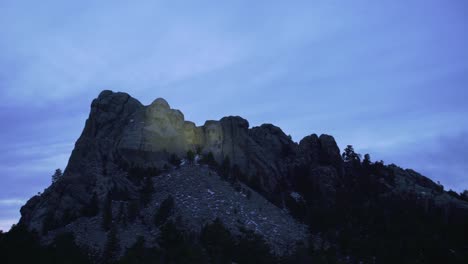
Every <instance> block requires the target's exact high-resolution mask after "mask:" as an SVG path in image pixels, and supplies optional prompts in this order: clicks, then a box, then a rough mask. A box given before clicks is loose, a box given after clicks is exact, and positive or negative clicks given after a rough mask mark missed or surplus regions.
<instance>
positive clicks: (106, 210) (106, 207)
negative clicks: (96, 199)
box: [102, 193, 112, 230]
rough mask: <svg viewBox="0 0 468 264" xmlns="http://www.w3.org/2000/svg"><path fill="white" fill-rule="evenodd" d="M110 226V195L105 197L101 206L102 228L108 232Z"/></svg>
mask: <svg viewBox="0 0 468 264" xmlns="http://www.w3.org/2000/svg"><path fill="white" fill-rule="evenodd" d="M111 224H112V200H111V197H110V194H109V193H108V194H107V195H106V199H105V200H104V204H103V206H102V228H103V229H104V230H109V228H110V227H111Z"/></svg>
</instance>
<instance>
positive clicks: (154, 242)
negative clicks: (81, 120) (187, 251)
mask: <svg viewBox="0 0 468 264" xmlns="http://www.w3.org/2000/svg"><path fill="white" fill-rule="evenodd" d="M355 163H356V162H355ZM348 165H349V164H348ZM401 197H403V198H401ZM408 197H409V198H408ZM405 199H406V200H405ZM400 200H401V202H400ZM167 201H169V202H167ZM395 201H398V202H395ZM408 201H410V202H411V204H412V205H413V203H414V205H413V206H415V207H417V208H422V209H421V210H425V211H423V212H426V213H427V212H429V211H430V210H429V208H435V209H433V210H434V212H436V213H438V212H439V211H440V210H442V209H440V210H439V209H438V208H439V207H442V208H451V209H450V210H455V209H453V208H456V209H457V210H458V209H460V208H461V209H463V210H465V211H462V212H466V211H468V203H466V202H463V201H461V200H457V199H455V198H453V197H450V195H448V194H447V193H445V192H444V191H443V189H442V190H441V188H440V186H439V185H437V184H435V183H434V182H432V181H431V180H430V179H428V178H426V177H424V176H422V175H420V174H418V173H416V172H414V171H412V170H403V169H401V168H399V167H397V166H394V165H391V166H384V165H383V163H379V162H376V163H368V164H361V163H360V161H357V163H356V166H347V164H345V163H344V161H343V159H342V157H341V154H340V149H339V148H338V145H337V143H336V141H335V139H334V138H333V137H332V136H330V135H325V134H324V135H320V136H317V135H316V134H311V135H309V136H306V137H305V138H303V139H302V140H300V142H299V143H296V142H294V141H293V140H292V139H291V137H290V136H288V135H286V134H285V133H284V132H283V131H282V130H281V128H279V127H277V126H274V125H272V124H263V125H260V126H255V127H250V125H249V122H248V121H247V120H245V119H244V118H242V117H239V116H228V117H223V118H222V119H221V120H219V121H218V120H208V121H206V122H205V123H204V125H202V126H196V125H195V123H193V122H191V121H187V120H185V118H184V115H183V113H182V112H181V111H179V110H177V109H172V108H171V107H170V105H169V104H168V102H167V101H166V100H164V99H162V98H158V99H156V100H154V101H153V102H152V103H151V104H150V105H147V106H145V105H142V104H141V103H140V102H139V101H138V100H136V99H134V98H132V97H131V96H130V95H128V94H126V93H120V92H117V93H116V92H112V91H108V90H106V91H103V92H101V93H100V94H99V96H98V97H97V98H96V99H94V100H93V102H92V104H91V110H90V114H89V117H88V119H87V120H86V125H85V128H84V130H83V132H82V134H81V136H80V138H79V139H78V140H77V142H76V144H75V148H74V150H73V152H72V154H71V156H70V159H69V163H68V165H67V167H66V169H65V171H64V174H63V176H62V177H61V179H60V180H58V181H56V182H54V183H53V184H52V185H51V186H50V187H49V188H47V189H46V190H45V191H44V192H43V193H42V194H40V195H37V196H34V197H33V198H31V199H30V200H29V201H28V202H27V204H26V205H25V206H23V207H22V209H21V215H22V217H21V220H20V224H21V226H25V227H26V228H27V229H28V230H34V231H37V232H39V233H40V234H41V236H40V239H41V242H42V243H44V244H48V243H49V244H50V243H52V242H51V241H53V240H54V239H55V238H56V237H57V236H59V235H60V234H63V233H66V232H71V233H73V234H74V235H75V238H76V241H77V242H78V243H79V244H80V246H82V247H84V248H88V249H92V251H93V252H94V254H97V255H99V256H101V257H102V256H103V255H104V253H105V248H106V241H109V239H110V238H109V236H110V234H114V235H116V234H118V236H119V237H120V238H121V239H120V240H121V242H120V244H119V248H118V249H116V250H115V252H114V255H113V257H114V258H118V257H119V256H121V255H122V254H123V253H124V252H125V251H126V249H127V248H129V247H130V246H131V245H132V244H134V243H136V241H137V237H136V235H135V234H140V235H141V236H142V237H144V239H145V240H146V241H148V242H147V246H151V247H153V246H154V247H158V246H161V245H160V244H158V239H157V238H158V237H160V236H161V233H163V232H164V229H163V228H162V227H161V224H162V223H163V222H164V221H166V220H167V221H169V220H170V221H177V223H179V224H180V226H181V229H183V230H185V231H186V232H187V233H188V234H199V233H200V232H201V230H200V229H201V227H202V226H204V225H208V224H210V223H211V222H213V221H214V220H215V219H218V220H221V221H222V222H223V223H224V224H225V226H226V228H227V229H228V230H229V232H231V233H232V234H236V235H239V236H242V234H245V232H247V233H248V232H253V233H255V234H257V235H260V236H262V237H263V238H264V239H265V241H266V243H267V244H268V245H269V248H270V249H271V250H272V252H273V253H274V254H276V255H284V254H289V253H291V251H292V250H294V248H295V245H300V244H302V245H307V243H309V242H312V243H313V244H312V245H309V246H310V247H313V248H314V252H315V251H316V250H329V249H330V247H331V246H330V244H328V245H327V243H328V242H327V243H326V242H324V241H323V237H321V232H328V231H327V230H332V231H333V232H332V231H330V232H329V233H327V239H329V240H330V241H335V242H334V243H335V244H337V243H338V242H336V241H338V239H337V238H336V236H341V235H342V234H347V233H340V232H345V231H343V230H346V232H348V233H349V232H351V233H353V232H355V230H364V229H365V228H367V226H366V227H365V228H363V227H362V226H359V227H360V228H355V229H350V230H348V229H346V226H347V225H348V224H350V223H351V222H348V220H346V219H348V217H350V216H352V217H356V218H351V219H349V221H356V222H353V223H354V224H355V225H359V224H360V223H361V222H362V221H367V220H366V219H363V218H362V216H361V215H360V213H363V214H365V213H366V212H368V211H369V210H380V209H381V208H384V209H385V208H387V206H388V207H389V208H394V207H395V206H396V207H401V206H406V204H407V203H408ZM168 203H169V204H171V206H172V207H174V208H173V211H170V214H169V213H168V212H166V213H165V216H164V221H163V220H161V215H160V213H159V211H161V210H163V211H164V210H166V211H167V210H168V209H167V208H166V209H164V208H165V207H164V206H163V204H168ZM420 203H422V204H423V205H422V206H421V205H420ZM448 204H449V205H450V207H448ZM431 206H433V207H431ZM355 207H359V208H361V207H362V208H361V209H362V210H361V211H358V212H359V213H355V212H354V211H352V210H351V209H353V208H355ZM161 208H163V209H161ZM376 208H377V209H376ZM413 209H414V208H411V210H413ZM171 210H172V208H171ZM350 210H351V211H350ZM382 210H383V209H382ZM392 210H393V209H392ZM411 210H410V211H411ZM418 210H419V209H418ZM443 210H446V211H443V212H446V213H445V214H446V215H445V216H446V218H445V220H444V221H447V222H448V221H450V219H449V216H448V213H447V212H449V211H448V210H449V209H443ZM431 212H432V211H431ZM392 213H393V211H392V212H388V211H383V212H381V211H378V212H377V213H376V215H374V216H375V217H377V216H381V215H391V214H392ZM356 214H357V216H356ZM434 214H435V213H434ZM457 214H459V212H458V211H457ZM460 214H463V213H460ZM330 215H332V216H335V217H334V218H331V219H330ZM338 215H340V216H341V217H343V219H341V218H340V217H336V216H338ZM322 219H323V221H322ZM356 219H357V220H356ZM395 219H398V218H397V217H395ZM457 219H458V218H457ZM327 220H328V221H327ZM341 220H343V221H345V220H346V221H347V222H346V223H343V224H342V226H336V227H333V228H334V229H330V226H329V225H330V224H333V223H334V222H337V223H338V222H339V223H341V222H340V221H341ZM384 222H385V221H384ZM155 223H156V224H155ZM457 223H458V222H456V223H455V224H457ZM306 225H307V226H306ZM379 228H380V227H379ZM84 230H85V231H84ZM246 230H247V231H246ZM378 230H382V229H378ZM309 231H312V232H315V233H314V234H312V240H311V239H310V236H309V235H310V234H309ZM249 234H250V233H249ZM359 235H362V234H355V236H359ZM346 238H347V239H349V238H348V237H346ZM340 241H342V240H340ZM249 243H250V242H249ZM330 243H331V242H330ZM340 243H341V242H340Z"/></svg>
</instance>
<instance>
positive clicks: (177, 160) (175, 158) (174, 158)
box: [169, 154, 181, 167]
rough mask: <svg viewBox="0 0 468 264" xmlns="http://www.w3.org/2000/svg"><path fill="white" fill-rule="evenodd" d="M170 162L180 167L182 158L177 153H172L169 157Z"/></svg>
mask: <svg viewBox="0 0 468 264" xmlns="http://www.w3.org/2000/svg"><path fill="white" fill-rule="evenodd" d="M169 163H171V164H172V165H174V166H176V167H179V166H180V163H181V160H180V158H179V157H178V156H177V155H176V154H171V156H170V157H169Z"/></svg>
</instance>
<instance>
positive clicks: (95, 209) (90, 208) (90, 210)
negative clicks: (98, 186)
mask: <svg viewBox="0 0 468 264" xmlns="http://www.w3.org/2000/svg"><path fill="white" fill-rule="evenodd" d="M98 213H99V200H98V197H97V194H96V193H95V192H94V193H93V196H91V199H90V200H89V202H88V204H86V205H85V206H84V207H83V215H84V216H86V217H93V216H96V215H97V214H98Z"/></svg>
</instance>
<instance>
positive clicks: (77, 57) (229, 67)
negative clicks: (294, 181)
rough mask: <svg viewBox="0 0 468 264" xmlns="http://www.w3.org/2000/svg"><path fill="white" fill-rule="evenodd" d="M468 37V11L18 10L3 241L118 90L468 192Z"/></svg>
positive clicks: (114, 5)
mask: <svg viewBox="0 0 468 264" xmlns="http://www.w3.org/2000/svg"><path fill="white" fill-rule="evenodd" d="M467 25H468V2H467V1H465V0H439V1H435V0H421V1H414V0H391V1H386V0H383V1H372V0H367V1H361V0H356V1H334V0H327V1H242V0H237V1H205V0H197V1H179V0H171V1H116V0H114V1H49V0H43V1H22V0H2V1H0V99H1V104H0V122H1V124H2V128H1V129H0V229H1V230H8V229H9V228H10V226H11V225H12V224H13V223H16V222H17V221H18V219H19V216H20V214H19V209H20V207H21V206H22V205H23V204H24V203H25V202H26V201H27V200H28V199H29V198H30V197H31V196H33V195H35V194H36V193H38V192H42V191H43V190H44V189H45V188H46V187H47V186H49V185H50V182H51V175H52V174H53V172H54V171H55V169H56V168H62V169H64V168H65V167H66V165H67V162H68V158H69V156H70V153H71V150H72V149H73V146H74V143H75V141H76V140H77V139H78V137H79V135H80V133H81V131H82V129H83V127H84V123H85V120H86V118H87V116H88V114H89V110H90V104H91V101H92V99H93V98H95V97H97V95H98V94H99V92H100V91H101V90H104V89H110V90H113V91H122V92H127V93H129V94H130V95H132V96H133V97H135V98H137V99H138V100H140V101H141V102H142V103H143V104H150V103H151V102H152V101H153V100H154V99H156V98H158V97H163V98H165V99H166V100H167V101H168V102H169V103H170V105H171V107H173V108H176V109H180V110H181V111H182V112H183V113H184V115H185V118H186V119H187V120H191V121H194V122H195V123H196V124H197V125H202V124H203V123H204V121H205V120H208V119H220V118H221V117H223V116H227V115H240V116H242V117H244V118H246V119H248V120H249V122H250V126H258V125H260V124H262V123H272V124H275V125H277V126H279V127H281V128H282V129H283V131H284V132H285V133H286V134H290V135H291V136H292V138H293V139H294V140H295V141H299V140H300V139H301V138H302V137H304V136H306V135H309V134H312V133H316V134H322V133H324V134H331V135H333V136H334V137H335V139H336V141H337V143H338V145H339V146H340V148H341V149H343V148H344V147H345V146H346V145H348V144H351V145H353V146H354V148H355V150H356V151H357V152H359V153H369V154H370V155H371V158H372V159H373V160H384V161H385V163H386V164H390V163H395V164H397V165H399V166H401V167H404V168H412V169H414V170H416V171H419V172H421V173H422V174H424V175H426V176H428V177H430V178H431V179H433V180H434V181H440V182H441V183H442V184H443V185H444V186H445V189H454V190H456V191H457V192H460V191H462V190H464V189H468V174H467V171H468V162H467V161H468V118H467V116H468V104H467V103H466V100H467V98H468V49H467V47H468V34H467V33H466V32H467V29H466V27H467Z"/></svg>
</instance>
